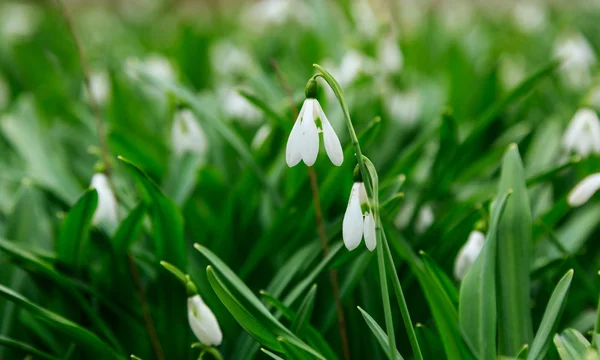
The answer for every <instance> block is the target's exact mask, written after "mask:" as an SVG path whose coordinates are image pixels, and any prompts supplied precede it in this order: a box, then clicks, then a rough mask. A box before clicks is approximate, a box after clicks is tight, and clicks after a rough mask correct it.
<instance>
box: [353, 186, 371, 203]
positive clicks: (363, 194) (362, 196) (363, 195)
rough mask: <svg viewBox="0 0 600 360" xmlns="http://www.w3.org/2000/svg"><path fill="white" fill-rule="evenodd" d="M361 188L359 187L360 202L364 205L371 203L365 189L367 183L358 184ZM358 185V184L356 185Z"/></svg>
mask: <svg viewBox="0 0 600 360" xmlns="http://www.w3.org/2000/svg"><path fill="white" fill-rule="evenodd" d="M358 184H359V187H358V201H360V203H361V204H364V203H367V204H368V203H369V198H368V197H367V190H366V188H365V183H364V182H360V183H358ZM354 185H356V183H355V184H354Z"/></svg>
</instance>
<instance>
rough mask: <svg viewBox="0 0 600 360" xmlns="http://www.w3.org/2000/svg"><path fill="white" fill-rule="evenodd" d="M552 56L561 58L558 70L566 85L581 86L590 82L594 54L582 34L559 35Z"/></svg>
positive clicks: (594, 61) (594, 60)
mask: <svg viewBox="0 0 600 360" xmlns="http://www.w3.org/2000/svg"><path fill="white" fill-rule="evenodd" d="M554 56H555V57H556V58H559V59H561V60H563V63H562V66H561V68H560V70H561V75H562V77H563V79H564V81H565V83H566V84H567V85H569V86H571V87H573V88H581V87H585V86H587V85H589V84H590V82H591V67H592V66H593V65H594V64H595V63H596V56H595V55H594V50H593V49H592V47H591V46H590V44H589V42H588V41H587V40H586V38H585V37H584V36H583V35H581V34H579V33H577V34H571V35H563V36H561V37H560V38H559V39H558V40H557V42H556V44H555V46H554Z"/></svg>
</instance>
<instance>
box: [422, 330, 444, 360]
mask: <svg viewBox="0 0 600 360" xmlns="http://www.w3.org/2000/svg"><path fill="white" fill-rule="evenodd" d="M415 329H416V330H415V331H416V333H417V338H418V339H419V344H420V345H421V347H422V349H423V358H424V359H425V360H435V359H438V357H439V354H442V353H443V352H444V347H443V345H442V342H441V341H440V336H439V335H438V334H437V333H436V332H435V331H433V330H431V329H429V328H427V327H426V326H424V325H423V324H419V323H417V324H416V325H415Z"/></svg>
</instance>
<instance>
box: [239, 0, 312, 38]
mask: <svg viewBox="0 0 600 360" xmlns="http://www.w3.org/2000/svg"><path fill="white" fill-rule="evenodd" d="M241 21H242V22H243V23H244V24H245V26H246V27H247V28H248V30H250V31H264V30H266V29H268V28H270V27H272V26H279V25H283V24H289V23H290V21H294V22H296V23H298V24H299V25H304V26H310V25H311V21H312V16H311V14H310V11H309V9H308V8H307V7H306V4H304V3H303V2H302V1H296V0H260V1H256V2H254V3H252V5H250V6H249V7H248V8H247V9H246V10H245V11H244V12H243V13H242V18H241Z"/></svg>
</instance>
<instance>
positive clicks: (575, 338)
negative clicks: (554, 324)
mask: <svg viewBox="0 0 600 360" xmlns="http://www.w3.org/2000/svg"><path fill="white" fill-rule="evenodd" d="M554 345H555V346H556V350H557V351H558V355H560V358H561V359H562V360H581V359H585V356H586V353H587V352H588V350H589V349H590V348H591V345H590V343H589V341H587V339H586V338H585V337H584V336H583V335H581V334H580V333H579V332H578V331H577V330H574V329H567V330H565V331H563V333H562V334H556V335H554Z"/></svg>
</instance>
